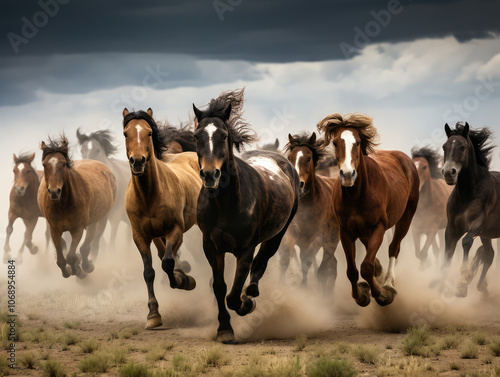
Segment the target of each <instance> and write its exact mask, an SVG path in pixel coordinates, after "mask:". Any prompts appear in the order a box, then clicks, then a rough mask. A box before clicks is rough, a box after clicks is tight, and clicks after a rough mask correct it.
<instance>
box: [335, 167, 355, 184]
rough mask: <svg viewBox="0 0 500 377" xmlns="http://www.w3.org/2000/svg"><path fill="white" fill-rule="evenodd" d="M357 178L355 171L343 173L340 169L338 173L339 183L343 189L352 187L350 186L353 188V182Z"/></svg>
mask: <svg viewBox="0 0 500 377" xmlns="http://www.w3.org/2000/svg"><path fill="white" fill-rule="evenodd" d="M357 177H358V173H356V170H352V171H349V172H344V171H343V170H342V169H341V170H340V173H339V178H340V183H341V184H342V186H344V187H352V186H354V182H355V181H356V178H357Z"/></svg>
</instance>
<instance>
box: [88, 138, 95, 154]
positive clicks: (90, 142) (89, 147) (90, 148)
mask: <svg viewBox="0 0 500 377" xmlns="http://www.w3.org/2000/svg"><path fill="white" fill-rule="evenodd" d="M93 147H94V146H93V145H92V140H90V141H89V142H88V144H87V149H88V150H89V152H90V151H91V150H92V148H93Z"/></svg>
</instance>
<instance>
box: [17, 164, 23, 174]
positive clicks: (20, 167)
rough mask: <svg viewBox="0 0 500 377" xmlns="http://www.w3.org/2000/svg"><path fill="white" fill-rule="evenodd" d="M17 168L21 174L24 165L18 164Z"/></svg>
mask: <svg viewBox="0 0 500 377" xmlns="http://www.w3.org/2000/svg"><path fill="white" fill-rule="evenodd" d="M17 168H18V169H19V172H22V171H23V169H24V163H22V164H19V165H18V166H17Z"/></svg>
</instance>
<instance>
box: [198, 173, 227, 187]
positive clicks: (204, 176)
mask: <svg viewBox="0 0 500 377" xmlns="http://www.w3.org/2000/svg"><path fill="white" fill-rule="evenodd" d="M221 175H222V172H221V171H220V170H219V169H215V170H212V171H205V170H204V169H201V170H200V178H201V180H202V181H203V186H204V187H205V188H206V189H208V190H216V189H217V188H219V183H220V177H221Z"/></svg>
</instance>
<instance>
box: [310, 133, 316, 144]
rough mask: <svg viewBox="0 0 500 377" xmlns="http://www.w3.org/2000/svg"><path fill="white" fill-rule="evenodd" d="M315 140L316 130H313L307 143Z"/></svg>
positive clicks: (312, 142)
mask: <svg viewBox="0 0 500 377" xmlns="http://www.w3.org/2000/svg"><path fill="white" fill-rule="evenodd" d="M315 142H316V132H313V133H312V135H311V137H310V138H309V143H311V144H314V143H315Z"/></svg>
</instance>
